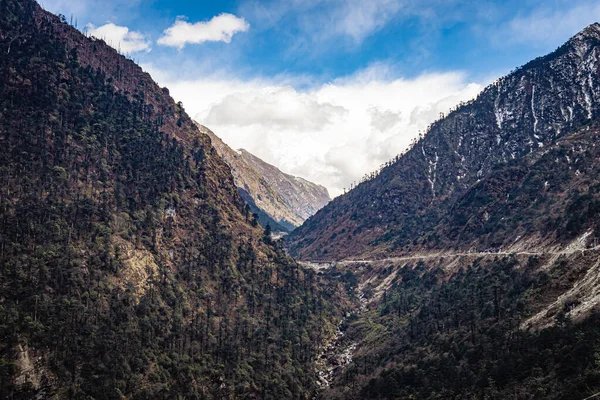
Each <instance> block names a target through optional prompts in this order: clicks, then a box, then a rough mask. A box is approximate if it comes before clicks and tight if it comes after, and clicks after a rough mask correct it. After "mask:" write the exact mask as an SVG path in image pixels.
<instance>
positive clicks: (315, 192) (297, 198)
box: [198, 125, 331, 232]
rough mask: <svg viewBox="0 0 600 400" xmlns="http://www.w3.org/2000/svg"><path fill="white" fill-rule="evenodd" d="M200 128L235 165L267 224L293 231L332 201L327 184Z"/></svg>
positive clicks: (243, 188)
mask: <svg viewBox="0 0 600 400" xmlns="http://www.w3.org/2000/svg"><path fill="white" fill-rule="evenodd" d="M198 127H199V128H200V130H201V131H202V132H204V133H206V134H207V135H208V136H209V137H210V138H211V140H212V143H213V146H214V147H215V148H216V149H217V152H218V153H219V155H220V156H221V157H222V158H223V160H225V162H226V163H227V164H228V165H229V166H230V167H231V172H232V174H233V178H234V181H235V184H236V186H237V187H238V190H239V191H240V194H241V195H242V197H243V199H244V200H245V201H246V202H247V203H248V204H249V205H250V207H251V210H252V212H253V213H257V214H258V215H259V220H260V222H261V224H262V225H263V226H266V224H270V225H271V227H272V228H273V229H274V230H281V231H284V232H289V231H292V230H293V229H294V228H296V227H298V226H300V225H302V223H303V222H304V221H305V220H306V219H307V218H309V217H310V216H312V215H314V214H315V213H316V212H317V211H318V210H320V209H321V208H323V207H324V206H325V205H326V204H327V203H329V202H330V201H331V198H330V197H329V193H328V192H327V189H326V188H324V187H323V186H320V185H316V184H314V183H311V182H309V181H307V180H305V179H302V178H298V177H295V176H291V175H288V174H284V173H283V172H281V171H280V170H279V169H278V168H276V167H274V166H272V165H270V164H268V163H266V162H264V161H262V160H261V159H260V158H258V157H256V156H254V155H252V154H250V153H249V152H247V151H246V150H243V149H242V150H239V151H234V150H232V149H231V148H230V147H229V146H227V145H226V144H225V143H223V141H222V140H221V139H219V138H218V137H217V135H215V134H214V133H213V132H212V131H210V130H209V129H208V128H206V127H204V126H202V125H198Z"/></svg>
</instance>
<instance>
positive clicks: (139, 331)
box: [0, 0, 331, 398]
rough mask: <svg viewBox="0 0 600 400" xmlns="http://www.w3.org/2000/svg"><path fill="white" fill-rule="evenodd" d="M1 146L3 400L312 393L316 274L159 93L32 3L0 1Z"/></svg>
mask: <svg viewBox="0 0 600 400" xmlns="http://www.w3.org/2000/svg"><path fill="white" fill-rule="evenodd" d="M0 146H1V147H2V152H0V171H1V173H0V265H1V268H0V338H1V340H0V397H2V398H36V397H37V398H50V397H52V398H54V397H56V398H158V397H164V398H243V397H245V398H258V397H262V398H281V396H282V395H283V396H284V397H287V395H288V393H291V392H293V393H300V394H302V395H303V396H309V393H311V392H312V391H313V390H314V388H315V379H314V376H313V373H312V371H313V368H312V359H311V358H312V357H313V356H314V355H315V354H316V352H317V348H318V344H319V343H320V341H321V335H322V332H323V329H326V327H327V325H328V322H327V321H326V318H328V317H327V315H328V314H329V313H330V312H331V309H329V310H328V311H327V310H325V308H328V304H329V303H328V301H327V300H325V298H324V297H323V295H322V292H321V288H320V286H318V285H317V280H316V278H315V275H314V274H312V273H309V272H305V271H303V270H302V269H300V268H299V267H298V266H297V265H296V264H295V263H294V262H293V261H292V260H290V259H289V258H287V257H286V256H285V255H284V254H283V252H282V251H281V249H280V248H278V247H276V246H274V245H273V244H272V243H271V241H270V239H269V238H264V237H263V230H262V229H260V228H258V227H254V226H252V224H251V223H250V221H249V220H248V218H247V217H246V215H245V210H244V202H243V201H242V199H241V197H240V196H239V193H238V191H237V188H236V186H235V184H234V179H233V177H232V175H231V173H230V168H229V167H228V166H227V165H226V164H225V163H224V162H223V161H222V159H221V158H220V157H219V156H218V154H217V153H216V151H215V150H214V148H213V147H212V146H211V142H210V138H209V137H208V136H206V135H204V134H202V133H201V132H200V131H199V130H198V129H197V127H196V126H195V124H194V123H193V121H192V120H191V119H190V118H189V117H188V116H187V114H186V113H185V111H184V110H183V109H182V107H181V106H180V105H178V104H176V103H175V102H174V101H173V100H172V98H171V97H170V96H169V94H168V90H167V89H162V88H160V87H158V86H157V85H156V84H155V83H154V82H153V81H152V79H151V77H150V76H149V75H148V74H146V73H144V72H143V71H142V70H141V69H140V68H139V67H138V66H137V65H135V64H134V63H133V62H132V61H130V60H127V59H126V58H124V57H122V56H120V55H119V54H117V52H116V51H115V50H113V49H111V48H110V47H108V46H107V45H106V44H105V43H104V42H102V41H100V40H96V39H93V38H87V37H85V36H83V35H82V34H81V33H80V32H78V31H77V30H76V29H74V28H73V27H71V26H69V25H67V24H66V23H65V22H64V21H60V20H59V18H57V17H56V16H54V15H51V14H49V13H46V12H45V11H43V10H42V9H41V8H40V7H39V6H38V5H37V3H36V2H34V1H33V0H0ZM299 315H302V318H297V319H296V318H294V316H299ZM319 315H321V316H319ZM273 321H276V322H273ZM298 371H305V372H303V373H299V372H298Z"/></svg>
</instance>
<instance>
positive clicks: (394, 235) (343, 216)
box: [289, 24, 600, 259]
mask: <svg viewBox="0 0 600 400" xmlns="http://www.w3.org/2000/svg"><path fill="white" fill-rule="evenodd" d="M599 115H600V25H598V24H594V25H591V26H589V27H588V28H586V29H585V30H584V31H582V32H581V33H579V34H578V35H576V36H575V37H574V38H572V39H571V40H570V41H568V42H567V43H566V44H565V45H563V46H562V47H560V48H559V49H558V50H556V51H555V52H553V53H552V54H550V55H548V56H545V57H541V58H538V59H536V60H534V61H532V62H530V63H528V64H527V65H525V66H523V67H521V68H519V69H517V70H516V71H515V72H513V73H511V74H510V75H508V76H507V77H505V78H502V79H499V80H498V81H497V82H495V83H494V84H492V85H490V86H489V87H488V88H486V89H485V90H484V91H483V92H482V93H481V94H480V95H479V96H478V97H477V99H476V100H474V101H472V102H470V103H467V104H463V105H461V106H460V107H459V108H458V109H456V110H455V111H453V112H451V113H450V114H449V115H448V116H447V117H446V118H444V119H442V120H440V121H437V122H436V123H434V124H433V125H432V126H431V128H430V130H429V132H428V133H427V135H426V136H425V137H424V138H423V139H422V140H420V141H419V142H418V143H416V144H415V145H414V146H413V147H412V148H411V149H410V150H409V151H408V152H407V153H406V154H405V155H404V156H402V157H401V158H400V159H399V160H398V161H397V162H395V163H393V164H392V165H390V166H388V167H386V168H384V169H383V170H382V171H381V173H380V174H379V175H378V176H377V177H376V178H374V179H372V180H370V181H368V182H365V183H363V184H361V185H359V186H358V187H357V188H355V189H354V190H352V191H351V192H349V193H348V194H346V195H344V196H341V197H339V198H337V199H335V200H334V201H333V202H331V203H330V204H329V205H328V206H327V207H325V208H324V209H323V210H321V211H320V212H318V213H317V214H316V215H315V216H314V217H312V218H311V219H309V220H308V221H307V222H306V223H305V224H304V225H303V226H302V227H301V228H299V229H297V230H296V231H295V232H294V233H293V235H292V236H291V237H290V238H289V243H290V247H291V250H292V252H293V253H294V254H296V255H298V256H300V257H301V258H304V259H340V258H344V257H358V256H364V255H380V256H381V255H383V254H389V253H390V252H403V251H410V250H411V249H412V250H414V249H418V248H422V247H426V248H445V247H448V246H450V245H452V246H453V247H464V248H469V247H472V246H475V247H486V246H505V245H507V244H509V243H512V242H513V241H514V240H515V239H516V238H517V237H518V236H523V235H530V236H531V235H534V234H537V233H538V232H539V231H540V230H542V227H541V226H540V225H539V223H538V222H539V221H536V220H529V219H528V217H523V216H521V217H519V218H520V219H522V220H523V219H525V220H526V221H522V222H523V223H520V224H514V225H511V226H512V227H513V228H514V229H506V230H505V232H504V233H505V234H504V236H503V237H499V236H498V235H495V236H494V237H492V236H493V235H491V233H490V232H487V233H485V234H483V235H479V236H474V235H473V234H471V233H472V232H473V229H472V224H473V223H474V222H475V221H474V219H473V214H461V215H462V216H463V217H462V218H456V217H457V214H456V211H457V207H458V206H459V205H460V204H463V205H464V204H465V203H464V201H463V200H464V199H466V198H468V196H472V197H473V196H475V194H474V193H475V192H478V191H480V190H481V188H482V185H487V186H486V187H487V188H488V189H487V190H488V192H489V193H494V194H496V195H497V194H498V193H497V192H498V191H501V192H502V196H504V197H503V198H502V199H500V196H499V195H498V196H496V197H493V196H492V197H489V196H488V197H486V198H484V199H480V201H481V203H480V204H476V203H473V202H471V203H470V207H471V208H472V210H471V211H472V212H475V211H477V212H475V216H477V218H479V220H478V221H477V222H478V223H479V224H480V225H481V226H482V227H483V228H482V229H483V230H482V232H486V229H487V230H491V229H493V228H494V226H495V225H494V224H496V223H498V221H497V220H495V219H494V218H492V215H491V214H494V209H493V208H494V207H496V206H497V205H498V204H503V202H506V201H507V200H511V198H512V196H511V191H512V190H513V189H515V187H517V186H518V184H520V183H523V181H522V179H523V178H524V177H525V176H526V175H527V176H529V179H530V180H535V179H536V178H540V179H541V175H538V174H536V173H535V171H536V170H535V169H533V170H532V169H531V167H532V165H533V164H535V163H536V162H537V160H539V159H540V157H542V156H543V155H545V154H547V153H548V151H549V148H551V147H552V146H554V145H555V144H556V145H557V146H559V147H560V146H561V145H560V143H559V141H560V139H562V138H565V139H568V138H569V136H570V135H572V134H574V133H576V132H578V131H581V130H582V129H585V127H586V125H589V124H591V123H592V122H594V121H595V120H596V119H597V118H598V116H599ZM588 139H589V138H588ZM595 143H596V142H592V143H591V144H590V146H595ZM577 149H578V150H582V151H585V150H586V149H585V148H583V149H579V148H577ZM572 150H574V148H571V147H569V146H565V147H564V148H563V149H562V150H560V151H563V152H564V151H572ZM557 151H559V150H557ZM566 156H567V157H568V155H566ZM582 157H583V156H582ZM582 157H579V158H576V159H567V158H564V157H562V159H561V160H562V161H564V162H565V163H567V165H564V166H563V167H562V168H567V170H569V168H573V172H577V169H576V168H574V167H573V166H572V165H569V163H571V162H575V161H576V160H577V161H580V162H581V160H582ZM562 161H561V162H562ZM515 168H516V169H515ZM517 170H518V171H517ZM579 173H581V170H580V171H579ZM532 174H533V175H532ZM591 178H592V179H595V178H594V177H593V176H592V177H591ZM569 179H570V178H569ZM499 181H501V185H500V186H498V185H499ZM519 182H520V183H519ZM541 182H542V184H543V183H544V182H546V179H544V180H542V181H541ZM515 184H517V185H515ZM548 185H552V181H551V180H550V181H548ZM566 186H568V184H566ZM566 186H563V188H564V187H566ZM538 193H539V192H538ZM475 197H477V196H475ZM560 197H561V196H560V195H557V196H556V199H558V198H560ZM562 198H564V196H562ZM533 200H535V199H533ZM533 200H532V199H529V201H533ZM461 202H462V203H461ZM486 206H487V207H489V210H486V209H485V207H486ZM474 208H476V210H475V209H474ZM479 211H481V213H479ZM563 211H564V210H563ZM494 215H495V216H496V217H497V218H499V219H502V218H504V217H505V216H502V215H500V214H499V213H495V214H494ZM561 228H564V225H563V224H561V223H558V222H557V223H556V224H555V226H553V227H552V228H548V229H547V230H546V231H545V232H543V235H545V236H546V237H547V238H548V237H552V238H554V239H556V240H561V239H562V238H561V235H562V233H563V230H562V229H561ZM584 228H585V227H581V229H584Z"/></svg>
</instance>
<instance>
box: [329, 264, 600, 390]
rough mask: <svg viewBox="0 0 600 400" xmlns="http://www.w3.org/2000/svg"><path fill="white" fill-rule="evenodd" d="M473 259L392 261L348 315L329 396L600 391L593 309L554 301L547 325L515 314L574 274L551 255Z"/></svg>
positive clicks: (527, 311) (599, 317)
mask: <svg viewBox="0 0 600 400" xmlns="http://www.w3.org/2000/svg"><path fill="white" fill-rule="evenodd" d="M538 267H539V265H538V261H537V260H536V259H535V258H531V259H530V261H529V263H527V264H526V265H519V264H518V263H517V261H516V260H515V259H513V258H508V257H507V258H503V259H496V260H489V261H482V260H480V261H476V262H474V263H473V264H472V265H471V266H470V267H469V268H467V269H461V270H459V271H458V272H456V273H455V274H453V275H452V276H451V277H449V278H448V277H447V276H446V274H445V273H444V272H443V271H442V270H440V269H436V268H434V269H430V267H428V266H426V265H424V264H423V263H420V264H417V265H405V266H403V267H399V266H397V267H390V269H389V271H384V272H385V273H386V275H387V273H389V272H391V270H392V269H394V268H398V275H397V276H396V278H395V280H394V282H393V285H392V287H391V289H390V290H388V291H387V292H386V293H384V294H383V296H382V298H381V300H380V301H379V302H378V304H377V308H376V309H373V310H371V311H369V312H367V313H365V314H363V315H361V316H354V317H353V318H351V319H350V321H349V324H348V326H347V328H346V332H347V335H348V336H349V339H348V340H350V341H359V342H360V345H359V348H358V351H357V352H356V354H355V359H354V362H353V363H352V364H351V365H350V366H349V367H348V368H347V369H346V370H345V371H344V372H343V373H342V374H339V376H338V378H337V380H336V382H335V384H334V388H333V389H331V391H330V393H329V396H328V397H330V398H346V399H366V398H372V399H442V398H443V399H507V398H519V399H522V398H528V399H529V398H531V399H577V398H581V399H582V398H585V397H587V396H589V395H591V394H594V393H596V392H598V391H600V363H599V362H598V354H599V353H598V349H600V336H599V335H598V330H597V326H598V323H599V322H600V314H598V313H596V314H594V315H592V316H591V317H589V318H588V319H586V320H585V321H584V322H583V323H581V324H574V323H572V322H571V321H570V320H569V318H568V317H567V316H566V312H567V311H569V310H570V308H569V307H571V306H572V304H566V305H565V308H564V309H561V310H556V314H555V315H554V321H555V324H554V326H553V327H550V328H546V329H543V330H540V331H528V330H523V329H522V328H521V323H522V322H523V321H525V319H526V318H527V317H530V316H531V315H532V312H533V311H534V307H536V306H539V303H543V302H544V300H543V299H541V298H540V296H543V294H544V293H547V292H548V291H550V290H552V288H556V287H557V286H559V285H561V284H562V283H561V282H563V281H565V280H567V279H569V278H570V277H571V275H572V274H573V273H574V271H573V270H572V268H570V267H569V266H568V265H567V263H563V262H560V263H557V265H556V266H555V268H554V269H553V270H552V273H543V272H535V271H537V268H538Z"/></svg>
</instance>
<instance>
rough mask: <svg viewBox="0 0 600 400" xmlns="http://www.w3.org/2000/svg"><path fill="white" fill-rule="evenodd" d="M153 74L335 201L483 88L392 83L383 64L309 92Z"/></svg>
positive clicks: (196, 111) (276, 84) (192, 107)
mask: <svg viewBox="0 0 600 400" xmlns="http://www.w3.org/2000/svg"><path fill="white" fill-rule="evenodd" d="M146 70H149V72H150V73H151V74H152V75H153V77H154V78H155V79H157V80H158V81H159V82H160V83H161V84H162V85H167V87H169V89H170V91H171V94H172V95H173V97H175V99H176V100H180V101H182V102H183V104H184V107H185V108H186V110H187V112H188V113H189V114H190V115H191V116H192V117H194V118H195V119H196V120H197V121H198V122H200V123H202V124H205V125H207V126H208V127H209V128H211V129H212V130H213V131H214V132H215V133H216V134H217V135H219V136H220V137H221V138H223V140H224V141H225V142H226V143H227V144H229V145H230V146H231V147H233V148H234V149H237V148H244V149H246V150H248V151H250V152H252V153H254V154H256V155H257V156H259V157H261V158H262V159H264V160H265V161H267V162H269V163H272V164H274V165H276V166H278V167H279V168H281V169H282V170H283V171H285V172H288V173H291V174H293V175H296V176H301V177H303V178H306V179H308V180H311V181H313V182H316V183H320V184H323V185H325V186H326V187H327V188H328V189H329V190H330V192H331V194H332V195H338V194H340V193H341V192H342V191H343V188H344V187H348V186H349V184H350V182H352V181H355V180H359V179H360V178H361V177H362V176H363V175H364V174H365V173H368V172H371V171H373V170H375V169H377V168H378V167H379V165H381V164H382V163H384V162H385V161H387V160H389V159H391V158H392V157H394V156H395V155H396V154H398V153H400V152H402V151H403V150H405V149H406V148H407V147H408V146H409V144H410V142H411V140H412V139H413V138H415V137H416V136H418V134H419V131H423V130H425V129H426V127H427V126H428V125H429V124H430V123H431V122H433V121H434V120H435V119H437V118H438V117H439V114H440V113H441V112H447V111H448V110H449V109H450V108H451V107H453V106H455V105H456V104H458V103H459V102H460V101H465V100H469V99H471V98H473V97H474V96H475V95H476V94H477V93H478V92H479V91H480V90H481V89H482V86H481V85H478V84H473V83H469V82H468V81H467V80H466V77H465V75H464V74H462V73H457V72H450V73H429V74H423V75H421V76H418V77H416V78H413V79H402V78H400V79H398V78H397V79H388V77H387V76H388V75H389V71H387V70H386V69H385V68H384V67H383V66H382V65H379V66H377V67H374V68H370V69H367V70H365V71H361V72H360V73H357V74H355V75H353V76H349V77H345V78H343V79H339V80H336V81H334V82H331V83H329V84H323V85H319V86H316V87H314V88H312V89H309V90H307V91H298V90H296V89H294V88H293V87H292V86H290V85H289V83H290V78H289V77H288V78H286V79H283V80H284V82H282V81H280V80H278V79H255V80H247V81H242V80H239V79H236V78H231V77H227V76H221V77H209V78H205V79H199V80H190V81H178V80H175V79H170V77H169V76H168V75H166V74H165V73H162V72H161V71H155V70H153V68H152V66H146Z"/></svg>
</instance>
